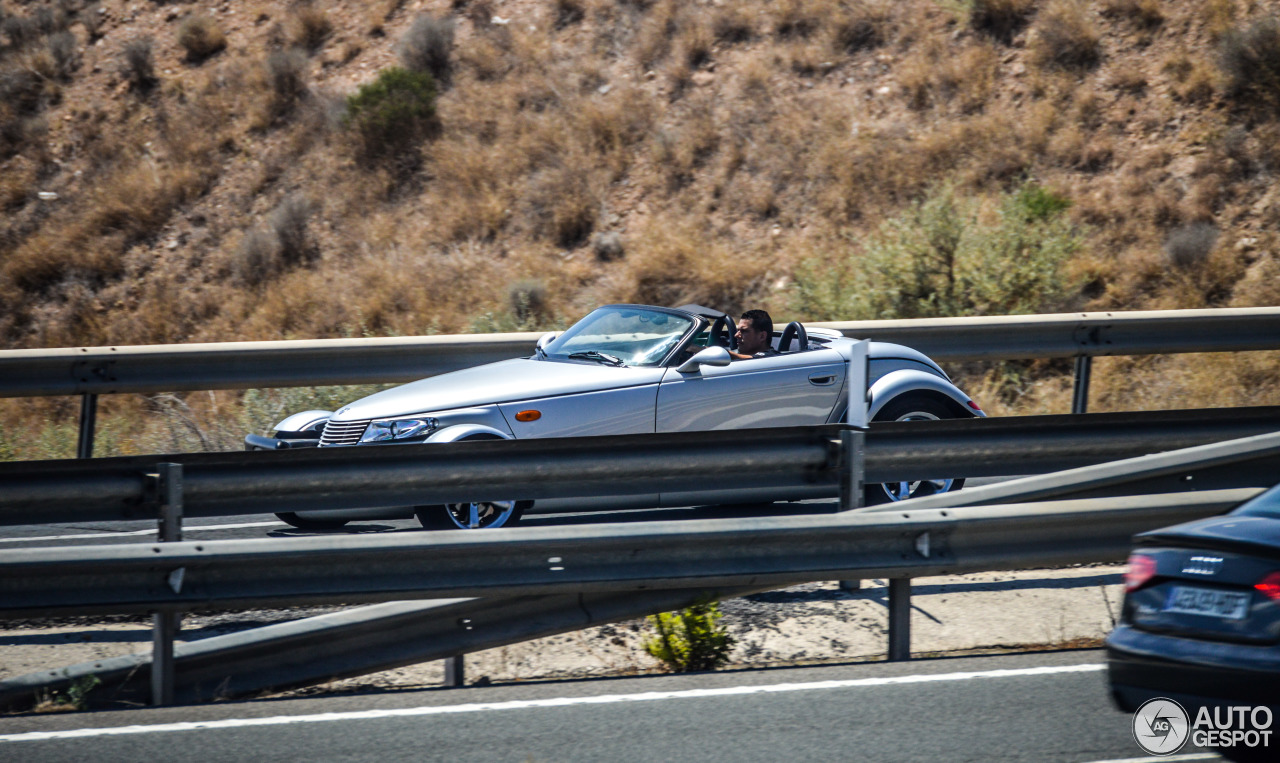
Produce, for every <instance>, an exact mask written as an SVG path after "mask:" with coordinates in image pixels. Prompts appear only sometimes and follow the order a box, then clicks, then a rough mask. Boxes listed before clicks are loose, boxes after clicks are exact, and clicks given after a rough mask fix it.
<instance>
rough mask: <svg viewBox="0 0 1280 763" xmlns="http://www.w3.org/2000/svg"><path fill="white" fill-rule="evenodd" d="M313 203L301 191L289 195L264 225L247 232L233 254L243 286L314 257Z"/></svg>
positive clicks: (315, 252) (233, 264) (234, 263)
mask: <svg viewBox="0 0 1280 763" xmlns="http://www.w3.org/2000/svg"><path fill="white" fill-rule="evenodd" d="M312 209H313V206H312V204H311V202H310V201H309V200H308V199H307V198H306V197H305V196H302V195H300V194H294V195H292V196H289V197H288V198H286V199H285V200H284V201H283V202H281V203H280V205H279V206H277V207H276V208H275V209H274V210H273V211H272V212H271V215H270V217H269V218H268V220H267V222H266V224H265V225H262V226H260V227H257V228H254V229H253V230H251V231H249V232H248V233H246V234H245V235H244V238H242V239H241V240H240V245H239V247H238V248H237V249H236V253H235V256H234V257H233V258H232V261H231V263H232V264H231V267H232V275H233V276H234V277H235V280H236V281H237V282H238V283H240V284H241V285H244V286H249V287H255V286H259V285H261V284H263V283H265V282H267V281H269V280H271V279H273V278H275V277H277V276H278V275H279V274H280V273H282V272H283V271H285V270H287V269H289V268H293V267H296V266H298V265H301V264H304V263H306V262H309V261H311V260H314V259H315V258H316V256H317V255H318V250H317V248H316V246H315V244H314V242H312V240H311V237H310V235H309V234H308V224H309V222H310V219H311V214H312Z"/></svg>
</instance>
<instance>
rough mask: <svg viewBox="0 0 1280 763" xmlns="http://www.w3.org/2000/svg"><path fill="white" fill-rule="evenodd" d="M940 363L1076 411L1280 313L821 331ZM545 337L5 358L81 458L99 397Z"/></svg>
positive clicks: (318, 375)
mask: <svg viewBox="0 0 1280 763" xmlns="http://www.w3.org/2000/svg"><path fill="white" fill-rule="evenodd" d="M813 325H816V326H825V327H828V328H836V329H838V330H840V331H841V332H843V333H844V334H845V335H847V336H852V337H856V338H860V339H874V340H879V341H893V342H899V343H902V344H906V345H908V346H911V347H914V348H915V349H917V350H920V351H922V352H924V353H926V354H927V355H930V356H931V357H933V358H934V359H936V360H943V361H948V360H952V361H957V360H1000V359H1014V358H1068V357H1071V358H1076V367H1075V394H1074V400H1073V404H1072V412H1073V413H1084V412H1085V411H1086V410H1087V403H1088V388H1089V377H1090V368H1091V366H1090V358H1092V357H1093V356H1096V355H1150V354H1166V353H1184V352H1236V351H1244V350H1274V349H1280V308H1275V307H1259V308H1233V309H1214V310H1159V311H1143V312H1127V313H1067V314H1060V315H1028V316H993V317H971V318H932V319H920V320H909V321H854V322H827V323H815V324H813ZM538 336H539V334H537V333H511V334H486V335H474V336H473V335H447V336H428V337H403V338H375V339H327V340H311V341H280V342H229V343H219V344H186V345H154V346H134V347H75V348H63V349H49V350H0V397H28V396H44V395H81V396H82V402H81V431H80V442H79V447H78V448H77V452H78V453H79V456H80V457H81V458H87V457H89V456H90V455H92V451H93V421H94V419H95V417H96V412H97V395H101V394H110V393H122V392H140V393H146V392H161V391H170V392H172V391H183V390H205V389H249V388H261V387H288V386H317V385H329V384H365V383H389V382H403V381H410V380H413V379H419V378H423V377H426V376H431V375H434V374H440V373H445V372H447V371H454V370H458V369H462V368H469V367H471V366H475V365H478V364H481V363H487V362H492V361H496V360H503V359H506V358H512V357H519V356H523V355H529V354H530V353H531V352H532V351H533V345H534V343H535V342H536V341H537V338H538Z"/></svg>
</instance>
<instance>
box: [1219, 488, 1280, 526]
mask: <svg viewBox="0 0 1280 763" xmlns="http://www.w3.org/2000/svg"><path fill="white" fill-rule="evenodd" d="M1231 513H1232V514H1239V515H1242V516H1246V517H1268V518H1270V519H1280V485H1276V486H1275V487H1273V488H1271V489H1270V490H1268V491H1267V492H1265V493H1263V494H1261V495H1259V496H1258V497H1257V498H1254V499H1252V500H1249V501H1246V502H1245V503H1244V504H1242V505H1241V506H1240V507H1239V508H1237V509H1236V510H1235V511H1232V512H1231Z"/></svg>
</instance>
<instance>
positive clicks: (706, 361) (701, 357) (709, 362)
mask: <svg viewBox="0 0 1280 763" xmlns="http://www.w3.org/2000/svg"><path fill="white" fill-rule="evenodd" d="M732 362H733V358H731V357H729V351H728V350H726V349H725V348H723V347H720V346H718V345H717V346H715V347H708V348H707V349H705V350H703V351H701V352H699V353H698V354H696V355H694V356H693V357H692V358H689V359H688V360H686V361H685V362H684V363H681V364H680V367H679V368H677V369H676V370H677V371H679V372H680V373H682V374H696V373H697V372H698V371H699V370H701V369H702V367H703V366H727V365H729V364H730V363H732Z"/></svg>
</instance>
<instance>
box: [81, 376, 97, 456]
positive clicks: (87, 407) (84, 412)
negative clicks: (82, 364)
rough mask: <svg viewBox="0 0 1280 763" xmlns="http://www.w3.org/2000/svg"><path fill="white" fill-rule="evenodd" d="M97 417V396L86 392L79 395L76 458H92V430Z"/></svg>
mask: <svg viewBox="0 0 1280 763" xmlns="http://www.w3.org/2000/svg"><path fill="white" fill-rule="evenodd" d="M97 419H98V396H97V395H95V394H94V393H92V392H86V393H84V394H83V395H81V396H80V438H79V440H77V442H76V458H93V430H94V427H95V425H96V424H97Z"/></svg>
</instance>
